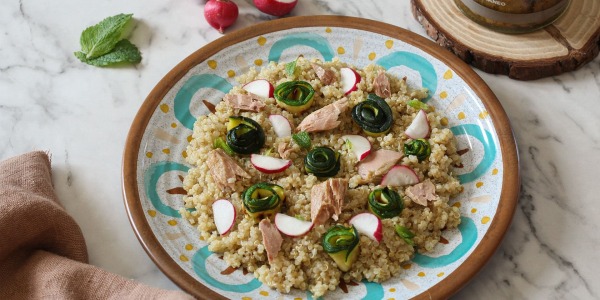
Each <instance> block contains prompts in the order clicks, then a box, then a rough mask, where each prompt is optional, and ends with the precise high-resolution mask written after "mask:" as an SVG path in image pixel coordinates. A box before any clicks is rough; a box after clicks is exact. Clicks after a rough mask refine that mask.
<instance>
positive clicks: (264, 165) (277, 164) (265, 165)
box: [250, 154, 292, 174]
mask: <svg viewBox="0 0 600 300" xmlns="http://www.w3.org/2000/svg"><path fill="white" fill-rule="evenodd" d="M250 162H251V163H252V165H253V166H254V168H256V169H257V170H259V171H261V172H263V173H265V174H273V173H279V172H283V171H285V169H287V168H289V167H290V166H291V165H292V161H291V160H287V159H281V158H276V157H271V156H266V155H260V154H252V155H250Z"/></svg>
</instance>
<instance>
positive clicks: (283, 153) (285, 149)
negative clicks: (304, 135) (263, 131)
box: [277, 142, 294, 159]
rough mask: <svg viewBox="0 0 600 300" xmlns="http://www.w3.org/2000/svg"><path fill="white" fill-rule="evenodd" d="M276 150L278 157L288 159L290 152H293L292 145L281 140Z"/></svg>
mask: <svg viewBox="0 0 600 300" xmlns="http://www.w3.org/2000/svg"><path fill="white" fill-rule="evenodd" d="M277 152H278V153H279V157H281V158H283V159H289V157H290V154H291V153H292V152H294V147H290V144H289V143H288V142H282V143H279V145H278V146H277Z"/></svg>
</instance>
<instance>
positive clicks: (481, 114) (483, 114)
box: [479, 111, 490, 120]
mask: <svg viewBox="0 0 600 300" xmlns="http://www.w3.org/2000/svg"><path fill="white" fill-rule="evenodd" d="M489 115H490V114H489V113H488V112H487V111H482V112H480V113H479V118H480V119H482V120H483V119H485V118H486V117H487V116H489Z"/></svg>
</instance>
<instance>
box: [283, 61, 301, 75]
mask: <svg viewBox="0 0 600 300" xmlns="http://www.w3.org/2000/svg"><path fill="white" fill-rule="evenodd" d="M296 60H298V59H295V60H294V61H292V62H289V63H287V64H285V72H286V73H287V74H288V75H289V76H292V75H294V72H296Z"/></svg>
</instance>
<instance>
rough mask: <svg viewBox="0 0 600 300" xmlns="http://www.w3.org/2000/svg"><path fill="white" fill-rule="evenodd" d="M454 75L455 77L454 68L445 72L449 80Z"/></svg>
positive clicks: (445, 77) (445, 76)
mask: <svg viewBox="0 0 600 300" xmlns="http://www.w3.org/2000/svg"><path fill="white" fill-rule="evenodd" d="M452 77H454V74H452V70H448V71H446V72H445V73H444V79H446V80H448V79H452Z"/></svg>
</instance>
